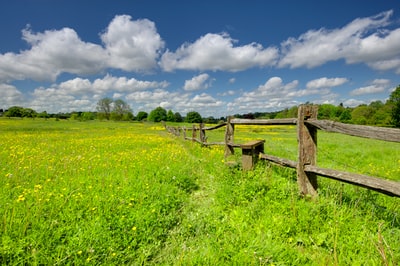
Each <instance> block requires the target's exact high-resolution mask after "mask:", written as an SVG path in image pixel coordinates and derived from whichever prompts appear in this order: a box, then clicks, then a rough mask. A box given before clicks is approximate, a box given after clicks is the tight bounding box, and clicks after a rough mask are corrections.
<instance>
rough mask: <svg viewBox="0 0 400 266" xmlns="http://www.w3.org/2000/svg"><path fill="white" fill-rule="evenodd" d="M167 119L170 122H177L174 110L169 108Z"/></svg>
mask: <svg viewBox="0 0 400 266" xmlns="http://www.w3.org/2000/svg"><path fill="white" fill-rule="evenodd" d="M167 121H168V122H176V119H175V114H174V113H173V112H172V110H168V113H167Z"/></svg>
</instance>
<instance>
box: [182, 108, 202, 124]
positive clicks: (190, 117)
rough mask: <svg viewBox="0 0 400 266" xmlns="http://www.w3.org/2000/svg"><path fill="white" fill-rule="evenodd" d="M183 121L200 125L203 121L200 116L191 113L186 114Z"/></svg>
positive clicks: (193, 112) (196, 113)
mask: <svg viewBox="0 0 400 266" xmlns="http://www.w3.org/2000/svg"><path fill="white" fill-rule="evenodd" d="M185 121H186V122H188V123H201V122H203V119H202V118H201V115H200V114H199V113H198V112H196V111H191V112H189V113H187V114H186V120H185Z"/></svg>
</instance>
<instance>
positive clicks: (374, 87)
mask: <svg viewBox="0 0 400 266" xmlns="http://www.w3.org/2000/svg"><path fill="white" fill-rule="evenodd" d="M389 85H390V80H387V79H376V80H374V81H372V84H371V85H369V86H365V87H361V88H358V89H355V90H352V91H351V92H350V95H353V96H355V95H364V94H374V93H381V92H385V91H386V90H387V89H388V87H389Z"/></svg>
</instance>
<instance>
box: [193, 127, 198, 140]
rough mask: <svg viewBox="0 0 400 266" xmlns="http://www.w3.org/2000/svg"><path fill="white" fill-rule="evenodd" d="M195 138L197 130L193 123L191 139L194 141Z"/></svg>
mask: <svg viewBox="0 0 400 266" xmlns="http://www.w3.org/2000/svg"><path fill="white" fill-rule="evenodd" d="M196 138H197V130H196V126H195V125H193V130H192V141H196Z"/></svg>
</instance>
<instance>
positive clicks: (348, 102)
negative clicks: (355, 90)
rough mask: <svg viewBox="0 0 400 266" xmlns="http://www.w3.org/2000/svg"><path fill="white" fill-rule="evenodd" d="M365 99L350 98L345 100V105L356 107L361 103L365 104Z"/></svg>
mask: <svg viewBox="0 0 400 266" xmlns="http://www.w3.org/2000/svg"><path fill="white" fill-rule="evenodd" d="M364 103H365V102H364V101H361V100H356V99H348V100H346V101H344V102H343V105H344V106H348V107H356V106H358V105H360V104H364Z"/></svg>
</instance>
